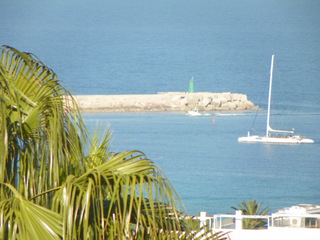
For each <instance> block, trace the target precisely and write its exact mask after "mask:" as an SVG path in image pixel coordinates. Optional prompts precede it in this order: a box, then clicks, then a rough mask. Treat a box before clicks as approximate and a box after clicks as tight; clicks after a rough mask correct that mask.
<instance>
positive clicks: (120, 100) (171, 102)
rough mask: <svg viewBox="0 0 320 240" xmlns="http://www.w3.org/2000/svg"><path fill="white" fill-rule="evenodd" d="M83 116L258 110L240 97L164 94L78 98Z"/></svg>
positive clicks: (236, 94) (203, 93) (209, 94)
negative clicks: (109, 113)
mask: <svg viewBox="0 0 320 240" xmlns="http://www.w3.org/2000/svg"><path fill="white" fill-rule="evenodd" d="M74 98H75V99H76V101H77V102H78V105H79V108H80V110H81V111H82V112H126V111H128V112H146V111H188V110H191V109H194V108H196V109H198V110H199V111H204V112H212V111H245V110H255V109H259V106H256V105H254V104H253V103H252V102H251V101H249V100H248V99H247V95H245V94H239V93H230V92H224V93H209V92H198V93H188V92H165V93H158V94H142V95H138V94H135V95H76V96H74Z"/></svg>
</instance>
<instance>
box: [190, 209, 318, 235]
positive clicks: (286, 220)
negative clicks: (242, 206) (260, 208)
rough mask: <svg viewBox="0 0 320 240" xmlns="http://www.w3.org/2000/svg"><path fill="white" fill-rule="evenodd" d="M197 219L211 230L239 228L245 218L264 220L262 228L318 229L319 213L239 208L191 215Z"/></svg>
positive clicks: (201, 225)
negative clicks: (253, 212) (232, 211)
mask: <svg viewBox="0 0 320 240" xmlns="http://www.w3.org/2000/svg"><path fill="white" fill-rule="evenodd" d="M193 219H198V220H199V225H200V227H203V226H207V227H208V229H213V230H215V231H216V230H241V229H243V221H244V220H245V219H261V220H265V225H264V229H270V228H314V229H319V230H320V214H287V213H273V214H271V215H243V214H242V212H241V211H240V210H238V211H236V213H235V214H217V215H214V216H213V217H210V216H207V215H206V212H200V216H197V217H193Z"/></svg>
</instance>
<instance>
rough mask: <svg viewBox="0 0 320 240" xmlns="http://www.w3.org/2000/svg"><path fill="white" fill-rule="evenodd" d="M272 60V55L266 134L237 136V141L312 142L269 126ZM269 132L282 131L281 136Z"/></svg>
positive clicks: (272, 59)
mask: <svg viewBox="0 0 320 240" xmlns="http://www.w3.org/2000/svg"><path fill="white" fill-rule="evenodd" d="M273 61H274V55H272V58H271V69H270V83H269V98H268V114H267V126H266V135H265V136H263V137H261V136H257V135H250V132H248V136H246V137H240V138H238V141H239V142H244V143H276V144H297V143H314V141H313V140H312V139H307V138H304V137H301V136H299V135H293V134H294V131H293V130H292V131H285V130H274V129H272V128H271V127H270V124H269V122H270V107H271V106H270V105H271V90H272V75H273ZM271 133H282V134H284V135H282V136H271Z"/></svg>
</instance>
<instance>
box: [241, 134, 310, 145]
mask: <svg viewBox="0 0 320 240" xmlns="http://www.w3.org/2000/svg"><path fill="white" fill-rule="evenodd" d="M238 142H244V143H274V144H300V143H314V141H313V140H312V139H307V138H295V137H285V138H284V137H279V138H278V137H259V136H249V137H240V138H238Z"/></svg>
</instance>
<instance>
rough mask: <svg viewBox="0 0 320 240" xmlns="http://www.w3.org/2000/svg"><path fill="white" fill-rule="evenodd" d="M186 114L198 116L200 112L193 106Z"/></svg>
mask: <svg viewBox="0 0 320 240" xmlns="http://www.w3.org/2000/svg"><path fill="white" fill-rule="evenodd" d="M187 115H189V116H200V115H201V113H199V111H198V109H196V108H195V109H192V110H190V111H188V112H187Z"/></svg>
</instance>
